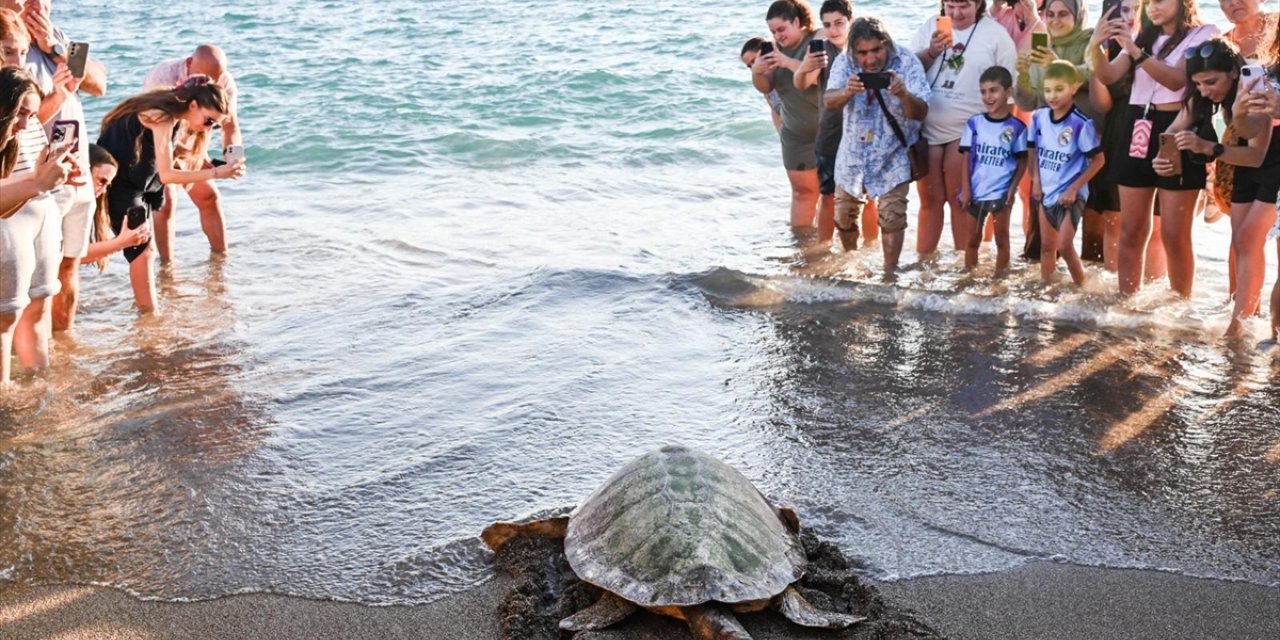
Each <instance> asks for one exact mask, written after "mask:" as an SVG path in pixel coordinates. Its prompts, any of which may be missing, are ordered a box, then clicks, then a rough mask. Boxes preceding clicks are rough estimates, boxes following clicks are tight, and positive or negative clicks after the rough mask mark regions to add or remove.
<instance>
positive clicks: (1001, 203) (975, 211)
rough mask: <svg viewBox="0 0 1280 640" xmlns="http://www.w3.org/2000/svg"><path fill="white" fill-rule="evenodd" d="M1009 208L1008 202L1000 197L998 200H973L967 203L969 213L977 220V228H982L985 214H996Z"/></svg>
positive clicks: (985, 219) (985, 217)
mask: <svg viewBox="0 0 1280 640" xmlns="http://www.w3.org/2000/svg"><path fill="white" fill-rule="evenodd" d="M1008 208H1009V203H1008V202H1007V201H1006V200H1005V199H1004V198H1001V199H999V200H975V201H973V202H970V203H969V215H971V216H973V217H974V218H975V219H976V220H977V221H978V228H979V229H982V228H983V225H984V224H985V223H986V221H987V216H997V215H1000V214H1001V213H1002V212H1004V210H1005V209H1008Z"/></svg>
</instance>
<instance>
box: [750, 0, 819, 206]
mask: <svg viewBox="0 0 1280 640" xmlns="http://www.w3.org/2000/svg"><path fill="white" fill-rule="evenodd" d="M765 23H766V24H768V26H769V33H771V34H773V41H774V49H773V51H770V52H768V53H762V54H760V55H758V56H756V60H755V64H753V65H752V67H751V83H752V84H753V85H755V88H756V90H758V91H759V92H760V93H763V94H764V95H766V96H767V95H769V94H770V93H771V92H773V91H777V92H778V96H779V97H780V98H782V129H781V130H780V131H779V132H778V135H779V137H780V138H781V139H782V166H783V167H784V168H785V169H786V170H787V180H789V181H790V182H791V226H792V227H810V226H813V219H814V215H815V214H816V213H817V208H818V195H819V194H818V188H819V185H818V169H817V155H816V153H815V151H814V144H815V142H816V141H817V139H818V101H819V100H821V98H822V90H821V89H820V88H819V87H818V86H817V85H814V86H812V87H809V88H808V89H805V90H803V91H801V90H800V89H797V88H796V85H795V73H796V70H797V69H799V68H800V64H801V62H803V60H804V57H805V55H806V54H807V53H808V50H809V41H810V40H812V39H813V33H814V31H815V30H816V29H817V26H816V23H815V22H814V19H813V10H812V9H811V8H810V7H809V5H808V4H807V3H805V2H804V0H778V1H777V2H774V3H773V4H771V5H769V10H768V11H767V12H766V13H765Z"/></svg>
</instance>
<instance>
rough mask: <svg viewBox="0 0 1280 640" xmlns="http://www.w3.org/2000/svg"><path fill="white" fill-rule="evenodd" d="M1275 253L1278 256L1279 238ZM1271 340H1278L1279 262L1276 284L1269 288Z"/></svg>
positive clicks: (1279, 304) (1279, 313)
mask: <svg viewBox="0 0 1280 640" xmlns="http://www.w3.org/2000/svg"><path fill="white" fill-rule="evenodd" d="M1276 253H1277V254H1280V238H1276ZM1271 339H1272V340H1280V261H1277V262H1276V283H1275V284H1274V285H1272V287H1271Z"/></svg>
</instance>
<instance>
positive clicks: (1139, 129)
mask: <svg viewBox="0 0 1280 640" xmlns="http://www.w3.org/2000/svg"><path fill="white" fill-rule="evenodd" d="M1150 149H1151V121H1150V120H1146V119H1143V120H1137V121H1135V122H1134V123H1133V137H1132V138H1130V139H1129V157H1130V158H1146V157H1147V151H1149V150H1150Z"/></svg>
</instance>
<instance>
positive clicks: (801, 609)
mask: <svg viewBox="0 0 1280 640" xmlns="http://www.w3.org/2000/svg"><path fill="white" fill-rule="evenodd" d="M773 608H774V609H775V610H776V611H777V612H778V613H781V614H782V615H784V616H786V617H787V619H788V620H790V621H792V622H794V623H796V624H798V625H800V626H803V627H815V628H818V629H844V628H845V627H850V626H853V625H855V624H857V623H859V622H862V621H863V620H866V618H863V617H859V616H854V615H849V614H847V613H837V612H835V611H824V610H822V609H819V608H817V607H815V606H813V605H812V604H810V603H809V601H808V600H805V599H804V596H802V595H800V592H799V591H796V588H795V587H794V586H790V587H787V589H786V591H783V592H782V593H780V594H778V597H776V598H774V600H773Z"/></svg>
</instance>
